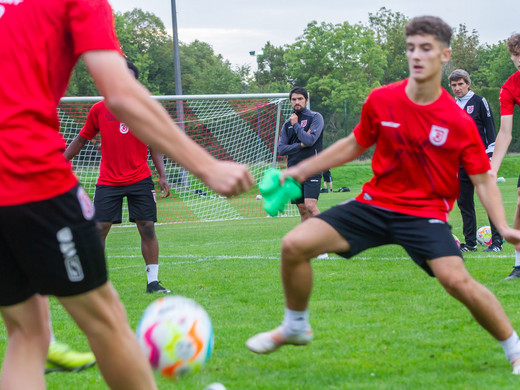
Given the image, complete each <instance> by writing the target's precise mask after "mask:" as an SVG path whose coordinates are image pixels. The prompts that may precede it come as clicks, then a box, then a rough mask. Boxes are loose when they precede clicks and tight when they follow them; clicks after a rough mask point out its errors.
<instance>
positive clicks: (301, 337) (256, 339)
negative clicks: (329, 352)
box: [246, 326, 313, 354]
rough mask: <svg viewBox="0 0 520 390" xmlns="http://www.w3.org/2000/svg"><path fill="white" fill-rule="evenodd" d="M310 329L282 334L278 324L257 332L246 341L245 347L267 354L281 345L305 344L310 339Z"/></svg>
mask: <svg viewBox="0 0 520 390" xmlns="http://www.w3.org/2000/svg"><path fill="white" fill-rule="evenodd" d="M312 338H313V334H312V329H310V328H309V330H307V331H306V332H303V333H299V334H292V335H289V336H284V335H283V333H282V327H281V326H279V327H278V328H276V329H273V330H271V331H269V332H264V333H258V334H257V335H256V336H253V337H251V338H250V339H249V340H247V342H246V346H247V348H249V350H250V351H251V352H254V353H262V354H267V353H271V352H274V351H276V350H277V349H278V348H279V347H281V346H282V345H287V344H290V345H307V344H309V343H310V342H311V341H312Z"/></svg>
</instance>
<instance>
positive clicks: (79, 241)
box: [0, 185, 107, 306]
mask: <svg viewBox="0 0 520 390" xmlns="http://www.w3.org/2000/svg"><path fill="white" fill-rule="evenodd" d="M93 217H94V210H93V208H92V204H91V203H90V199H89V198H88V195H87V194H86V193H85V191H84V190H83V188H82V187H80V186H79V185H78V186H76V187H74V188H73V189H71V190H70V191H67V192H66V193H64V194H62V195H59V196H56V197H54V198H51V199H47V200H43V201H39V202H31V203H26V204H22V205H17V206H4V207H0V248H2V249H1V250H0V306H8V305H14V304H16V303H20V302H23V301H25V300H26V299H28V298H30V297H31V296H32V295H34V294H36V293H39V294H41V295H55V296H58V297H65V296H71V295H77V294H81V293H85V292H87V291H90V290H93V289H94V288H96V287H99V286H101V285H103V284H104V283H105V282H106V281H107V270H106V263H105V256H104V252H103V247H102V244H101V239H100V236H99V232H98V230H97V228H96V224H95V223H94V220H93Z"/></svg>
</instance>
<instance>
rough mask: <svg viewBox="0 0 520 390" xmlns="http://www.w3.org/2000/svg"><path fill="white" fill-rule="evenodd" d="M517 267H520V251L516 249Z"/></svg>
mask: <svg viewBox="0 0 520 390" xmlns="http://www.w3.org/2000/svg"><path fill="white" fill-rule="evenodd" d="M515 267H520V251H516V250H515Z"/></svg>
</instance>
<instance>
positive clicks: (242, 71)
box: [67, 9, 249, 96]
mask: <svg viewBox="0 0 520 390" xmlns="http://www.w3.org/2000/svg"><path fill="white" fill-rule="evenodd" d="M115 24H116V32H117V35H118V38H119V42H120V44H121V48H122V50H123V53H125V55H126V57H127V58H128V59H129V60H131V61H132V62H133V63H134V64H135V65H136V66H137V67H138V68H139V81H140V82H141V83H142V84H143V85H144V86H145V87H146V88H148V89H149V90H150V92H151V93H152V94H155V95H173V94H175V74H174V64H173V38H172V37H171V36H170V35H169V34H168V32H167V31H166V29H165V27H164V24H163V22H162V21H161V19H159V18H158V17H157V16H156V15H154V14H152V13H150V12H145V11H143V10H141V9H134V10H132V11H129V12H125V13H116V14H115ZM179 51H180V58H181V74H182V84H183V85H182V86H183V94H186V95H189V94H219V93H241V92H244V90H245V89H246V87H245V84H244V80H246V75H247V74H248V73H249V69H248V68H247V67H246V68H239V69H236V70H234V69H233V68H232V67H231V64H230V63H229V61H227V60H225V59H224V58H223V57H222V56H221V55H215V53H214V52H213V49H212V47H211V46H210V45H209V44H207V43H205V42H200V41H194V42H192V43H190V44H182V43H180V44H179ZM95 95H99V93H98V92H97V89H96V87H95V85H94V83H93V81H92V79H91V77H90V75H89V74H88V71H87V69H86V67H85V64H84V63H83V61H80V62H78V65H77V66H76V68H75V69H74V72H73V74H72V77H71V81H70V84H69V88H68V90H67V96H95Z"/></svg>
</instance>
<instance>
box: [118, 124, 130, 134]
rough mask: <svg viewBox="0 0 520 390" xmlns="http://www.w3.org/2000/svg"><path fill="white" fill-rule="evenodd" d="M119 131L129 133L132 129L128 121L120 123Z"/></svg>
mask: <svg viewBox="0 0 520 390" xmlns="http://www.w3.org/2000/svg"><path fill="white" fill-rule="evenodd" d="M119 131H120V132H121V134H126V133H128V131H130V129H129V128H128V126H127V125H126V123H123V122H121V123H120V124H119Z"/></svg>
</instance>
